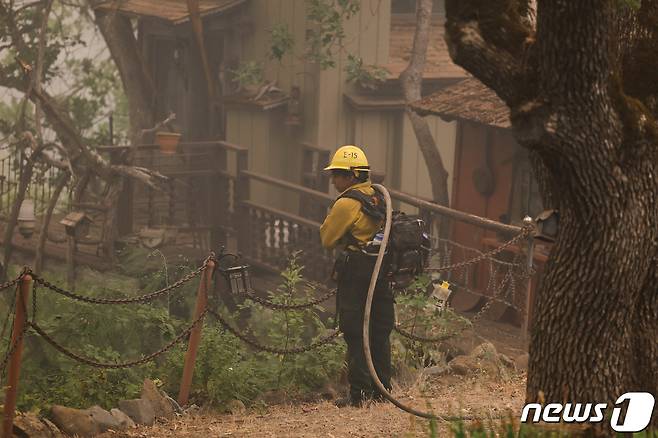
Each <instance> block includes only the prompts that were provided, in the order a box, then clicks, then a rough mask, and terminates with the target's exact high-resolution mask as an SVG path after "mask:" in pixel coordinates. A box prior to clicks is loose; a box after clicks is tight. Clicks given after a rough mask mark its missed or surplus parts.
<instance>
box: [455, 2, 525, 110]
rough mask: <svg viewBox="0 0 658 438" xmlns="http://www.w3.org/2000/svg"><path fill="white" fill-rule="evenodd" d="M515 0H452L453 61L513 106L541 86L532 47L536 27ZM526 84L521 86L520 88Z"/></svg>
mask: <svg viewBox="0 0 658 438" xmlns="http://www.w3.org/2000/svg"><path fill="white" fill-rule="evenodd" d="M513 3H514V2H513V1H511V0H473V1H468V2H464V1H462V0H446V18H447V20H446V35H445V38H446V43H447V45H448V50H449V51H450V56H451V57H452V59H453V61H454V62H455V63H456V64H458V65H460V66H462V67H464V68H465V69H466V70H468V71H469V72H470V73H472V74H473V75H474V76H476V77H477V78H478V79H479V80H480V81H482V82H483V83H484V84H485V85H487V86H488V87H489V88H491V89H492V90H494V91H495V92H496V93H497V94H498V96H500V98H501V99H503V100H504V101H505V102H506V103H508V104H509V105H510V106H514V105H516V104H518V103H519V102H522V101H525V100H531V99H532V98H533V97H534V96H535V95H536V90H535V89H533V87H531V86H529V87H526V88H521V87H519V84H523V83H529V85H530V83H534V80H535V77H534V76H535V75H534V74H531V71H532V70H533V69H531V68H529V67H530V63H529V60H530V57H531V50H532V46H533V43H534V30H533V29H532V28H530V27H529V25H528V22H527V19H524V18H523V17H522V16H521V15H520V13H519V11H518V10H517V9H515V7H514V4H513ZM520 90H521V91H520Z"/></svg>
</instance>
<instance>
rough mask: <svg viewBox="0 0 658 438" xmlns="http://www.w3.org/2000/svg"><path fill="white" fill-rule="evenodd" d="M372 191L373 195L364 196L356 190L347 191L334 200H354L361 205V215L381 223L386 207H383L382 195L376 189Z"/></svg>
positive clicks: (384, 216)
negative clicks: (363, 214)
mask: <svg viewBox="0 0 658 438" xmlns="http://www.w3.org/2000/svg"><path fill="white" fill-rule="evenodd" d="M374 190H375V194H374V195H366V194H365V193H363V192H361V191H359V190H356V189H352V190H348V191H346V192H345V193H343V194H342V195H340V196H339V197H338V198H337V199H336V200H338V199H340V198H350V199H355V200H357V201H359V202H360V203H361V211H363V213H365V214H366V215H368V216H370V217H371V218H373V219H374V220H376V221H382V220H384V219H386V207H385V206H384V202H383V199H382V194H381V193H380V192H379V191H378V190H377V189H374Z"/></svg>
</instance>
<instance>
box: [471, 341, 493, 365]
mask: <svg viewBox="0 0 658 438" xmlns="http://www.w3.org/2000/svg"><path fill="white" fill-rule="evenodd" d="M470 355H471V356H473V357H476V358H478V359H482V360H486V361H489V362H492V361H496V360H497V359H498V351H496V347H495V346H494V344H492V343H491V342H483V343H482V344H480V345H478V346H477V347H475V348H474V349H473V351H471V354H470Z"/></svg>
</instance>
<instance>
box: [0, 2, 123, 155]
mask: <svg viewBox="0 0 658 438" xmlns="http://www.w3.org/2000/svg"><path fill="white" fill-rule="evenodd" d="M15 9H16V10H18V12H16V13H14V14H11V17H12V19H13V22H14V23H13V24H12V22H11V21H10V20H9V17H6V16H3V17H0V20H1V21H2V22H1V23H0V27H2V28H3V29H11V27H12V26H13V25H15V26H16V28H17V32H18V34H20V35H21V36H22V39H23V40H24V42H25V45H24V47H22V48H21V50H20V52H19V50H18V49H17V47H16V46H15V45H14V46H10V47H9V48H8V49H6V50H3V51H2V53H0V76H1V77H3V82H4V83H5V84H6V85H7V86H9V87H13V88H16V89H18V90H20V89H22V88H23V86H24V84H25V81H26V80H27V79H28V76H27V75H26V73H25V72H24V71H23V69H22V67H21V64H20V63H19V62H18V61H17V59H18V60H20V62H21V63H23V64H24V65H28V66H30V68H31V69H32V74H33V73H34V72H35V70H36V64H37V52H38V46H39V34H40V26H41V21H42V14H41V8H39V7H36V6H32V7H25V8H20V7H15ZM90 17H91V15H90V14H88V13H85V11H84V8H82V9H80V8H75V7H71V5H70V4H64V3H60V2H55V3H54V4H53V8H52V12H51V14H50V16H49V21H48V27H47V35H46V38H45V40H44V41H45V44H44V58H43V59H44V62H43V76H42V85H43V87H44V89H46V90H47V91H48V92H49V93H50V94H51V95H52V96H53V97H54V98H55V99H56V100H57V103H58V105H59V106H60V107H61V108H63V109H64V110H65V111H66V112H67V113H68V115H69V116H70V117H71V119H72V121H73V126H75V127H76V129H77V130H78V131H79V132H80V134H81V135H82V136H83V138H84V140H85V141H86V142H87V144H90V145H92V146H94V145H100V144H108V143H109V129H108V126H107V125H108V121H107V117H108V115H109V114H110V113H111V112H115V113H122V112H124V113H125V111H126V107H125V103H126V99H125V95H124V92H123V88H122V85H121V81H120V79H119V75H118V72H117V69H116V66H115V64H114V62H113V61H112V60H111V59H110V56H109V53H108V51H107V50H98V47H92V45H94V43H95V42H100V41H102V39H101V36H100V34H99V31H98V29H97V28H96V26H95V24H94V23H93V21H92V19H91V18H90ZM11 43H12V35H11V32H3V33H2V34H1V35H0V45H9V44H11ZM92 51H93V53H92ZM3 100H4V102H3V106H5V108H4V109H1V110H0V112H2V113H5V114H3V116H4V115H8V116H10V117H2V118H1V119H2V120H3V122H2V123H0V133H1V134H4V135H5V136H10V135H14V136H15V137H16V138H19V137H20V134H22V132H23V131H25V130H34V129H35V123H34V118H33V117H32V116H31V115H32V114H33V113H34V107H33V106H32V104H31V103H28V102H27V101H26V100H25V99H21V100H18V101H14V102H11V103H9V104H7V101H8V99H3ZM43 126H44V128H45V131H44V136H45V137H46V138H47V140H50V139H52V138H53V133H52V132H51V131H50V130H49V129H48V128H49V126H48V124H47V123H46V122H45V121H44V123H43ZM114 133H115V138H116V139H117V140H119V141H122V140H123V139H125V138H126V136H127V134H126V133H127V119H125V120H124V121H123V122H120V123H116V124H115V127H114ZM10 140H11V138H10Z"/></svg>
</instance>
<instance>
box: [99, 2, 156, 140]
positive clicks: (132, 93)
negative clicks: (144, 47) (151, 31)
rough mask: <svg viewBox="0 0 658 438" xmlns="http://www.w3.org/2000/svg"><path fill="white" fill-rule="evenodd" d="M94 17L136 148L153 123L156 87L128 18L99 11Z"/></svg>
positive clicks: (131, 138)
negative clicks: (115, 72) (125, 106)
mask: <svg viewBox="0 0 658 438" xmlns="http://www.w3.org/2000/svg"><path fill="white" fill-rule="evenodd" d="M95 14H96V15H95V16H96V24H97V25H98V28H99V29H100V31H101V34H102V35H103V38H104V39H105V43H106V44H107V47H108V48H109V50H110V54H111V55H112V59H113V60H114V63H115V64H116V66H117V69H118V70H119V75H120V76H121V82H122V83H123V90H124V91H125V93H126V97H127V98H128V113H129V114H128V116H129V120H130V134H129V136H130V143H131V144H133V145H137V144H140V143H141V142H142V130H143V129H146V128H149V127H151V126H153V123H154V114H153V105H154V104H155V102H154V98H155V85H154V83H153V80H152V78H151V76H150V75H149V74H148V71H147V70H146V65H145V64H144V61H143V59H142V57H141V55H140V50H139V45H138V44H137V40H136V38H135V35H134V33H133V28H132V24H131V23H130V19H129V18H128V17H126V16H125V15H122V14H117V13H108V12H104V11H101V10H96V11H95Z"/></svg>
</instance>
